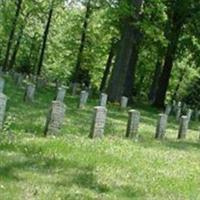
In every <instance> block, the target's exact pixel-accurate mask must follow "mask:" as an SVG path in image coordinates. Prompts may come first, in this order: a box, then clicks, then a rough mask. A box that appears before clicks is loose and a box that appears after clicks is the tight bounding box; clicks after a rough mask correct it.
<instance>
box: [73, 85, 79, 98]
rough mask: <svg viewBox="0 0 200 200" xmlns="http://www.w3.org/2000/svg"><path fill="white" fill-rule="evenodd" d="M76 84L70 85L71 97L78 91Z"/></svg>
mask: <svg viewBox="0 0 200 200" xmlns="http://www.w3.org/2000/svg"><path fill="white" fill-rule="evenodd" d="M78 86H79V84H78V83H72V96H75V95H76V93H77V90H78Z"/></svg>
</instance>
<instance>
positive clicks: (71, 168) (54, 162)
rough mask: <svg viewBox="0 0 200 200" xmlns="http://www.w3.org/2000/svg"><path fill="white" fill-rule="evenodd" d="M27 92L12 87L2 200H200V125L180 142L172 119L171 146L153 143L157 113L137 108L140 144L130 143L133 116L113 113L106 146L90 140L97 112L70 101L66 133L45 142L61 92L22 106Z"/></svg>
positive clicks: (0, 166) (2, 142) (2, 148)
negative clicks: (51, 110) (50, 115)
mask: <svg viewBox="0 0 200 200" xmlns="http://www.w3.org/2000/svg"><path fill="white" fill-rule="evenodd" d="M23 91H24V90H23V88H21V89H19V88H17V87H16V86H15V85H14V83H13V81H12V80H9V79H8V80H7V84H6V88H5V94H6V95H7V96H8V97H9V102H8V112H7V122H6V125H7V128H8V130H7V131H4V132H1V134H0V199H2V200H7V199H8V200H13V199H14V200H18V199H20V200H21V199H28V200H31V199H48V200H55V199H56V200H57V199H69V200H70V199H71V200H76V199H77V200H79V199H84V200H90V199H96V200H107V199H110V200H115V199H117V200H118V199H122V200H123V199H125V200H126V199H158V200H160V199H176V200H177V199H180V200H182V199H200V178H199V174H200V144H199V140H198V137H199V131H198V124H197V123H194V122H193V123H192V124H191V129H190V131H189V133H188V136H187V139H186V140H184V141H177V139H176V137H177V130H178V125H177V123H176V122H175V119H174V118H173V117H171V118H170V119H169V121H170V123H169V125H168V130H167V134H166V139H165V140H163V141H156V140H154V138H153V136H154V133H155V124H156V121H157V114H158V112H157V111H156V110H153V109H151V108H148V107H145V106H143V107H138V108H136V109H138V110H140V112H141V115H142V119H141V124H140V130H139V134H140V137H139V139H138V141H131V140H128V139H125V138H124V135H125V130H126V123H127V110H124V111H122V110H120V109H119V108H118V106H117V105H109V106H108V118H107V124H106V130H105V138H104V139H103V140H91V139H89V138H88V134H89V130H90V126H91V120H92V114H93V107H94V106H95V105H96V104H97V101H98V100H90V101H89V103H88V106H87V107H86V108H85V109H83V110H78V109H77V102H78V97H71V96H69V95H68V96H67V97H66V99H65V103H66V105H67V112H66V118H65V124H64V127H63V129H62V131H61V133H60V135H59V136H58V137H48V138H44V137H43V130H44V124H45V120H46V115H47V113H48V108H49V106H50V103H51V101H52V99H53V98H54V96H55V93H56V91H55V89H53V88H47V89H42V90H39V91H37V94H36V99H35V102H34V103H32V104H30V103H24V102H23V100H22V99H23Z"/></svg>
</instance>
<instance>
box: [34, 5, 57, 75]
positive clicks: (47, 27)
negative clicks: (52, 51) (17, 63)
mask: <svg viewBox="0 0 200 200" xmlns="http://www.w3.org/2000/svg"><path fill="white" fill-rule="evenodd" d="M52 15H53V2H52V4H51V7H50V9H49V14H48V20H47V24H46V27H45V30H44V34H43V41H42V48H41V52H40V57H39V62H38V67H37V76H40V74H41V70H42V65H43V61H44V54H45V50H46V43H47V39H48V35H49V29H50V25H51V21H52Z"/></svg>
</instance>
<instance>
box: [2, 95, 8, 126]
mask: <svg viewBox="0 0 200 200" xmlns="http://www.w3.org/2000/svg"><path fill="white" fill-rule="evenodd" d="M6 105H7V96H6V95H4V94H3V93H0V129H2V128H3V124H4V119H5V113H6Z"/></svg>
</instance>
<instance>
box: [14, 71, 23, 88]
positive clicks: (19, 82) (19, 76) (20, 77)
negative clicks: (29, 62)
mask: <svg viewBox="0 0 200 200" xmlns="http://www.w3.org/2000/svg"><path fill="white" fill-rule="evenodd" d="M14 77H15V84H16V85H17V86H21V85H22V81H23V78H24V77H23V75H22V74H20V73H15V75H14Z"/></svg>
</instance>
